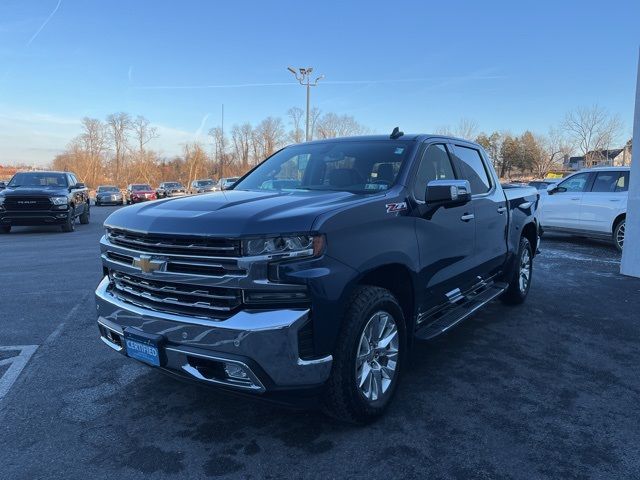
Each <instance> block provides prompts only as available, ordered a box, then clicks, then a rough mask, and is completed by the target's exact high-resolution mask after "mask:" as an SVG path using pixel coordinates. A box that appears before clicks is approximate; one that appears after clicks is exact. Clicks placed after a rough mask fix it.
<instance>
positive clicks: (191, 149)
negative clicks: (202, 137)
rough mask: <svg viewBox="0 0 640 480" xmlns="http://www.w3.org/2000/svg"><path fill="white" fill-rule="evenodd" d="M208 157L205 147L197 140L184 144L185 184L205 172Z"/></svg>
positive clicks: (188, 183)
mask: <svg viewBox="0 0 640 480" xmlns="http://www.w3.org/2000/svg"><path fill="white" fill-rule="evenodd" d="M208 160H209V159H208V157H207V153H206V152H205V149H204V148H203V147H202V145H201V144H199V143H197V142H193V143H187V144H186V145H185V146H184V163H185V166H186V170H187V182H186V183H187V185H190V184H191V182H192V181H193V180H197V179H198V178H200V177H201V176H202V175H203V174H205V173H206V167H207V164H208Z"/></svg>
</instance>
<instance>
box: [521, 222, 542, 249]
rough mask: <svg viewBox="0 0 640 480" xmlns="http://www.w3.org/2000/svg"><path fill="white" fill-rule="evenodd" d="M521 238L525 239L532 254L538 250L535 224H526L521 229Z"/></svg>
mask: <svg viewBox="0 0 640 480" xmlns="http://www.w3.org/2000/svg"><path fill="white" fill-rule="evenodd" d="M522 236H523V237H526V239H527V240H529V243H530V244H531V250H532V251H533V252H534V254H535V252H536V251H537V249H538V229H537V228H536V224H535V222H531V223H527V224H526V225H525V226H524V228H523V229H522Z"/></svg>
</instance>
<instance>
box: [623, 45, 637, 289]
mask: <svg viewBox="0 0 640 480" xmlns="http://www.w3.org/2000/svg"><path fill="white" fill-rule="evenodd" d="M633 157H634V161H633V162H632V163H631V179H630V180H629V201H628V206H627V224H626V227H625V236H624V249H623V251H622V265H621V266H620V272H621V273H623V274H624V275H631V276H633V277H640V50H639V55H638V77H637V80H636V109H635V114H634V116H633Z"/></svg>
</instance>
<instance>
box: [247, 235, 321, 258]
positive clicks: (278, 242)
mask: <svg viewBox="0 0 640 480" xmlns="http://www.w3.org/2000/svg"><path fill="white" fill-rule="evenodd" d="M324 244H325V240H324V235H292V236H282V237H267V238H252V239H249V240H245V241H244V248H243V251H244V253H245V255H247V256H250V257H255V256H260V255H268V256H270V257H274V258H290V257H317V256H319V255H321V254H322V251H323V250H324Z"/></svg>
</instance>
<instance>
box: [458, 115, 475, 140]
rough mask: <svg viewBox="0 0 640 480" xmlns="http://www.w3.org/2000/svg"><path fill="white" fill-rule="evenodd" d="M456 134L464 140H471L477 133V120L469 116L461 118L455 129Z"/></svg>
mask: <svg viewBox="0 0 640 480" xmlns="http://www.w3.org/2000/svg"><path fill="white" fill-rule="evenodd" d="M455 134H456V136H458V137H460V138H464V139H466V140H473V139H474V138H476V135H477V134H478V122H476V121H475V120H473V119H471V118H461V119H460V122H458V127H457V128H456V130H455Z"/></svg>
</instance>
